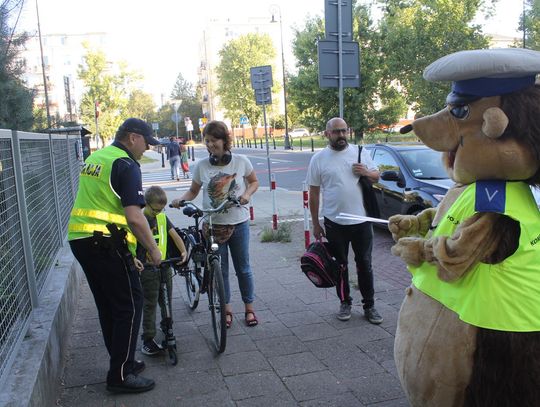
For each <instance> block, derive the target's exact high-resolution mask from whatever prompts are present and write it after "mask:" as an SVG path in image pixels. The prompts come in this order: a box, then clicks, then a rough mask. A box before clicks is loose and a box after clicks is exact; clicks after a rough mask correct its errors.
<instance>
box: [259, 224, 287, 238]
mask: <svg viewBox="0 0 540 407" xmlns="http://www.w3.org/2000/svg"><path fill="white" fill-rule="evenodd" d="M290 241H291V224H290V223H280V224H278V228H277V230H274V229H272V228H271V227H270V226H265V227H264V228H263V230H262V232H261V242H262V243H268V242H281V243H288V242H290Z"/></svg>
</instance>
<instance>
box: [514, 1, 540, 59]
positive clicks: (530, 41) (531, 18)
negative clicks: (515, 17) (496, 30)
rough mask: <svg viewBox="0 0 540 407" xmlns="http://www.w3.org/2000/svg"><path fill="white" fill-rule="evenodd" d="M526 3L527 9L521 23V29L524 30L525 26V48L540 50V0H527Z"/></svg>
mask: <svg viewBox="0 0 540 407" xmlns="http://www.w3.org/2000/svg"><path fill="white" fill-rule="evenodd" d="M525 5H526V10H524V12H525V13H524V15H523V14H522V15H521V21H520V24H519V29H520V30H522V31H523V28H524V27H525V45H524V48H528V49H534V50H537V51H540V0H525ZM519 46H523V44H519Z"/></svg>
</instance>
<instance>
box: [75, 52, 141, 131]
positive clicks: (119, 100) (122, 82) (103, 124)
mask: <svg viewBox="0 0 540 407" xmlns="http://www.w3.org/2000/svg"><path fill="white" fill-rule="evenodd" d="M84 47H85V49H86V51H87V52H86V54H85V56H84V57H83V59H84V62H83V64H82V65H79V71H78V75H79V79H81V80H82V81H83V83H84V86H85V88H86V91H85V93H84V94H83V96H82V100H81V106H80V109H81V119H82V122H83V123H84V124H85V125H86V126H88V127H89V128H93V127H94V103H95V102H96V101H98V102H99V108H100V114H99V136H100V138H101V140H102V141H107V140H110V139H112V138H113V137H114V135H115V133H116V130H117V129H118V126H120V124H122V122H123V121H124V120H125V119H126V118H127V117H128V111H127V106H128V102H129V94H130V91H131V87H132V84H133V83H134V82H135V81H137V80H140V79H141V77H140V76H139V75H137V74H136V73H134V72H131V71H128V70H127V68H126V65H125V63H122V62H121V63H118V65H117V66H116V67H115V66H113V65H112V64H111V63H109V62H108V61H107V58H106V55H105V53H104V52H103V51H100V50H92V49H90V48H89V46H88V45H86V44H85V46H84ZM114 71H117V73H115V72H114ZM94 130H95V129H94Z"/></svg>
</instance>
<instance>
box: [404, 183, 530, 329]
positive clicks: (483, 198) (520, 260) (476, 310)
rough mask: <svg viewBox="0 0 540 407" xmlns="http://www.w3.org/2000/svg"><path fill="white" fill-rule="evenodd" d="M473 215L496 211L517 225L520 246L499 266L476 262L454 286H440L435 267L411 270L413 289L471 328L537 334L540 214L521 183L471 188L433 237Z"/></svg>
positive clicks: (527, 190)
mask: <svg viewBox="0 0 540 407" xmlns="http://www.w3.org/2000/svg"><path fill="white" fill-rule="evenodd" d="M477 212H498V213H502V214H504V215H506V216H509V217H511V218H512V219H514V220H516V221H518V222H519V224H520V229H521V234H520V237H519V246H518V249H517V250H516V252H515V253H514V254H512V255H511V256H509V257H508V258H506V259H505V260H503V261H502V262H501V263H498V264H485V263H478V264H477V265H476V266H474V267H473V268H472V269H471V270H469V271H468V272H467V273H466V274H465V275H464V276H463V277H461V278H460V279H458V280H456V281H453V282H445V281H441V280H440V279H439V278H438V277H437V269H436V267H435V266H434V265H433V264H429V263H426V262H424V263H423V264H422V265H420V267H412V266H409V271H410V272H411V273H412V274H413V284H414V285H415V286H416V287H417V288H418V289H419V290H420V291H422V292H424V293H425V294H427V295H429V296H430V297H432V298H434V299H435V300H437V301H439V302H440V303H442V304H444V305H445V306H446V307H447V308H449V309H451V310H453V311H454V312H456V313H457V314H458V315H459V318H460V319H461V320H462V321H464V322H466V323H468V324H471V325H474V326H478V327H481V328H488V329H494V330H499V331H513V332H532V331H540V213H539V211H538V207H537V206H536V203H535V201H534V198H533V196H532V193H531V190H530V188H529V186H528V185H527V184H525V183H523V182H504V181H482V182H480V181H479V182H476V183H474V184H471V185H469V186H468V187H467V188H466V189H465V191H464V192H463V193H462V194H461V196H460V197H459V198H458V199H457V200H456V202H454V204H453V205H452V206H451V207H450V209H449V210H448V212H447V213H446V217H445V218H444V219H442V220H441V222H440V223H439V224H438V225H437V227H436V228H435V230H434V232H433V236H450V235H452V233H453V232H454V231H455V229H456V228H457V227H458V225H459V224H460V223H462V222H463V221H464V220H465V219H468V218H470V217H471V216H472V215H474V214H475V213H477Z"/></svg>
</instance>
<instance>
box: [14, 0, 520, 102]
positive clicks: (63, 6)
mask: <svg viewBox="0 0 540 407" xmlns="http://www.w3.org/2000/svg"><path fill="white" fill-rule="evenodd" d="M365 1H366V2H370V1H369V0H365ZM35 2H36V0H26V1H25V5H24V7H23V11H22V13H21V18H20V20H19V23H18V26H17V28H18V29H25V30H28V31H34V32H35V31H36V29H37V18H36V7H35V6H36V3H35ZM37 2H38V6H39V17H40V24H41V33H42V34H43V35H44V34H81V33H88V32H106V33H108V38H109V39H110V40H111V42H112V45H113V49H114V52H113V53H114V55H108V56H109V57H110V58H111V59H114V60H124V61H126V62H127V63H128V65H129V67H130V68H131V69H136V70H138V71H139V72H141V73H142V74H143V76H144V82H143V87H144V89H145V90H146V91H147V92H150V93H152V94H154V95H160V94H161V93H163V94H165V95H167V96H168V95H169V94H170V92H171V90H172V87H173V86H174V83H175V81H176V78H177V76H178V73H182V75H183V76H184V78H185V79H187V80H189V81H190V82H193V83H195V82H196V80H197V66H198V64H199V62H200V61H199V53H198V47H199V42H200V39H201V37H202V31H203V29H204V27H205V26H206V24H207V21H208V20H209V19H211V18H213V17H220V18H226V17H232V18H234V17H239V16H249V17H263V18H264V17H266V16H267V17H268V21H270V18H271V11H270V7H271V5H273V4H277V5H278V6H279V8H280V9H281V15H282V20H283V42H284V47H285V59H286V65H287V67H288V69H290V68H289V67H293V66H294V61H291V59H292V58H293V57H292V52H291V51H290V48H291V47H290V44H291V42H292V39H293V30H292V27H297V28H300V29H301V28H302V27H303V22H304V21H305V19H306V18H307V17H308V16H315V15H323V14H324V1H323V0H286V1H282V0H197V1H192V0H153V1H148V0H92V1H88V0H85V1H82V0H37ZM520 5H521V2H516V0H499V1H498V5H497V15H496V16H495V17H494V18H493V19H492V20H491V21H490V22H487V23H486V22H484V21H480V23H483V24H484V23H485V24H486V25H485V29H484V32H487V33H497V34H502V35H510V36H511V35H514V36H517V37H519V36H520V34H519V33H517V32H516V29H517V26H518V20H519V16H520V12H521V7H519V6H520ZM278 51H279V50H278Z"/></svg>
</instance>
